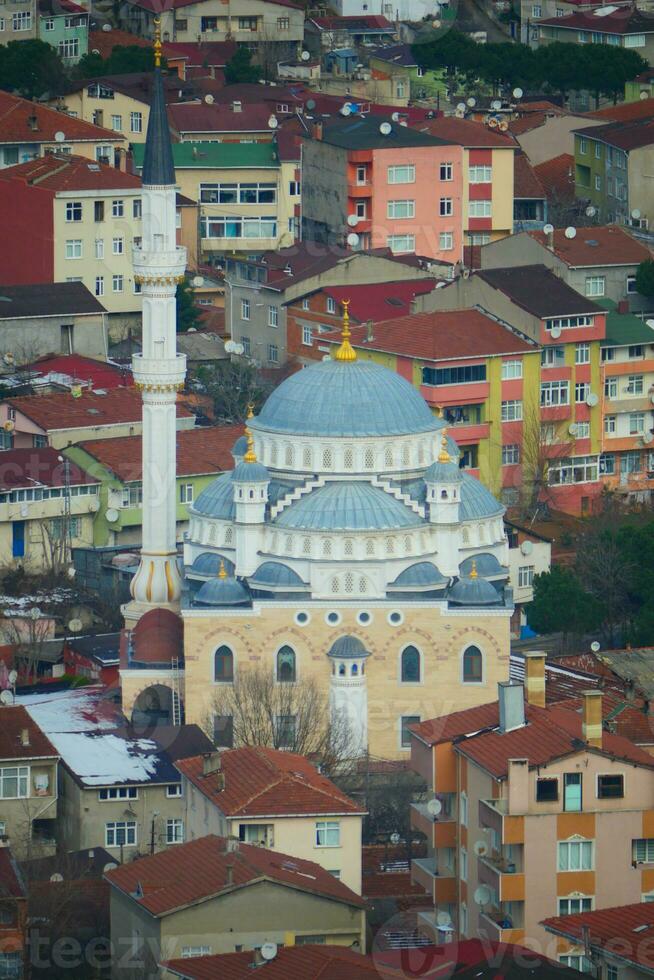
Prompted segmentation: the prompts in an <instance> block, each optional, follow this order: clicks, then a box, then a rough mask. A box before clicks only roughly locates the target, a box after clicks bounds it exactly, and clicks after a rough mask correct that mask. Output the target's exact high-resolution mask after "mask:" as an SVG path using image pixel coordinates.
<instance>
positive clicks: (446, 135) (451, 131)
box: [413, 116, 516, 148]
mask: <svg viewBox="0 0 654 980" xmlns="http://www.w3.org/2000/svg"><path fill="white" fill-rule="evenodd" d="M413 128H414V129H418V130H420V131H421V132H423V133H430V134H431V135H432V136H438V137H440V139H443V140H447V141H448V142H449V143H458V144H459V146H465V147H487V146H490V147H498V148H501V147H505V148H511V147H514V148H515V147H516V142H515V140H514V139H513V137H512V136H510V135H508V134H505V133H498V132H497V130H494V129H489V128H488V126H484V124H483V123H478V122H473V121H472V119H457V118H456V117H455V116H447V117H446V116H441V117H440V119H430V120H429V121H428V122H420V123H415V124H413Z"/></svg>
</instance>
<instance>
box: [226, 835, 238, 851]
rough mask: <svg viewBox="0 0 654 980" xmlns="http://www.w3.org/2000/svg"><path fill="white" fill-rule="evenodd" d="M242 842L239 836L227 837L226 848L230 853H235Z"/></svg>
mask: <svg viewBox="0 0 654 980" xmlns="http://www.w3.org/2000/svg"><path fill="white" fill-rule="evenodd" d="M240 843H241V842H240V839H239V838H238V837H228V838H227V846H226V848H225V850H226V851H227V853H228V854H233V853H234V852H235V851H238V848H239V844H240Z"/></svg>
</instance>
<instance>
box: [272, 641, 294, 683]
mask: <svg viewBox="0 0 654 980" xmlns="http://www.w3.org/2000/svg"><path fill="white" fill-rule="evenodd" d="M296 680H297V677H296V667H295V651H294V650H293V648H292V647H289V646H283V647H282V648H281V650H280V651H279V652H278V654H277V683H278V684H293V683H294V682H295V681H296Z"/></svg>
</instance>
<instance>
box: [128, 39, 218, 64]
mask: <svg viewBox="0 0 654 980" xmlns="http://www.w3.org/2000/svg"><path fill="white" fill-rule="evenodd" d="M146 43H147V44H148V45H149V44H150V43H151V42H150V41H147V42H146ZM236 48H237V44H236V42H235V41H204V42H202V44H194V43H192V42H186V41H166V42H164V46H163V49H162V50H163V54H164V56H165V57H166V58H168V60H169V61H170V60H175V59H178V58H183V59H184V61H185V62H186V68H187V69H188V68H199V67H204V66H208V67H210V68H224V66H225V65H226V64H227V62H228V61H229V60H230V58H232V56H233V55H234V53H235V51H236Z"/></svg>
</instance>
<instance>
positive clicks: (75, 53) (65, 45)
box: [38, 0, 89, 65]
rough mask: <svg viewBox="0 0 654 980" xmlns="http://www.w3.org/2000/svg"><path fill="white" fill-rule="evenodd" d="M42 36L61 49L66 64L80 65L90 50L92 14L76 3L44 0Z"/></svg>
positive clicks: (47, 42)
mask: <svg viewBox="0 0 654 980" xmlns="http://www.w3.org/2000/svg"><path fill="white" fill-rule="evenodd" d="M38 25H39V26H38V36H39V38H40V39H41V40H42V41H45V42H46V44H51V45H52V47H53V48H55V49H56V50H57V52H58V53H59V56H60V57H61V60H62V61H63V63H64V64H65V65H76V64H77V62H78V61H79V60H80V58H82V57H83V56H84V55H85V54H88V51H89V15H88V11H86V10H85V9H84V8H83V7H80V6H79V5H78V4H76V3H73V2H72V0H57V2H56V3H55V0H41V2H40V3H39V13H38Z"/></svg>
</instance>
